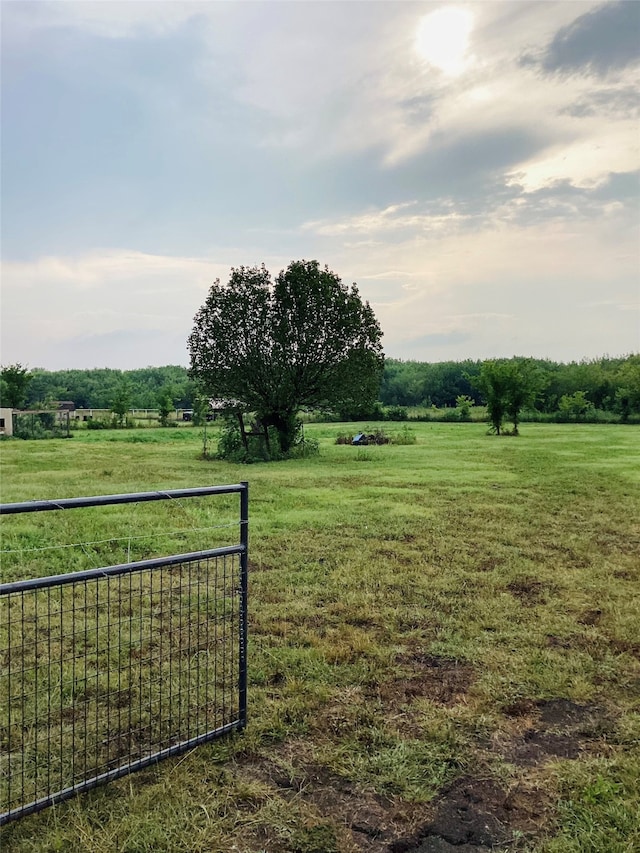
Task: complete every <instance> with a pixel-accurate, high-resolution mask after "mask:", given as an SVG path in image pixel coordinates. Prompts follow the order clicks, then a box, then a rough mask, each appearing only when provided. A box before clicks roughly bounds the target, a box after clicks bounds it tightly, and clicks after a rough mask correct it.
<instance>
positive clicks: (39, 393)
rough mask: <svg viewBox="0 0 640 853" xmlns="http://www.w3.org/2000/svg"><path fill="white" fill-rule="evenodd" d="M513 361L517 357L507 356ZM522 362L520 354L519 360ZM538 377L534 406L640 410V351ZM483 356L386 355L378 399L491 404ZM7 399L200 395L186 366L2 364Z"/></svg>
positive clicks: (34, 401) (189, 402)
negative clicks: (483, 383) (431, 359)
mask: <svg viewBox="0 0 640 853" xmlns="http://www.w3.org/2000/svg"><path fill="white" fill-rule="evenodd" d="M509 361H519V360H518V359H509ZM520 361H521V359H520ZM527 361H528V363H529V364H530V365H532V366H533V367H535V369H536V371H537V372H538V373H539V375H540V379H541V381H540V382H538V383H537V395H536V399H535V401H534V406H535V409H536V410H537V411H540V412H546V413H554V412H561V413H562V412H564V413H566V414H572V413H573V414H577V415H581V414H584V413H585V412H588V410H589V409H590V408H592V409H600V410H602V411H608V412H616V413H618V414H621V415H622V414H624V412H625V411H627V412H628V413H640V402H639V397H640V355H630V356H627V357H625V358H600V359H593V360H585V361H580V362H571V363H569V364H562V363H559V362H554V361H549V360H539V359H528V360H527ZM483 364H484V362H482V361H471V360H466V361H445V362H435V363H428V362H418V361H399V360H397V359H393V358H388V359H386V361H385V363H384V370H383V373H382V381H381V384H380V391H379V396H378V399H379V401H380V403H382V404H383V405H384V406H437V407H438V408H444V407H451V408H453V407H455V406H456V400H457V399H458V398H459V397H468V398H470V399H471V400H472V401H473V402H474V403H475V404H476V405H480V404H483V403H485V402H486V399H485V398H484V396H483V392H482V390H481V387H480V384H479V382H480V372H481V369H482V365H483ZM0 385H1V388H0V397H1V399H2V401H3V402H2V405H7V406H10V407H11V408H16V409H18V408H21V407H23V406H26V407H30V408H35V407H42V408H44V407H45V406H46V404H47V403H48V402H51V401H53V400H72V401H73V402H74V403H75V405H76V407H77V408H86V409H110V408H111V406H112V405H113V403H114V400H116V398H120V397H122V396H123V391H124V396H126V398H127V401H128V403H129V405H128V408H136V409H158V408H159V407H160V402H161V398H162V399H163V400H164V401H165V405H167V403H166V401H167V400H169V401H170V403H169V404H168V405H169V408H181V409H192V408H194V404H195V399H196V396H197V387H196V383H195V381H194V380H192V379H190V378H189V375H188V371H187V368H186V367H180V366H176V365H172V366H167V367H146V368H142V369H140V370H127V371H121V370H111V369H108V368H103V369H94V370H57V371H46V370H42V369H39V368H36V369H34V370H32V371H29V370H27V369H26V368H24V367H22V366H21V365H9V366H7V367H4V368H2V380H1V382H0Z"/></svg>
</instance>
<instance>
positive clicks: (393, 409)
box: [384, 406, 409, 421]
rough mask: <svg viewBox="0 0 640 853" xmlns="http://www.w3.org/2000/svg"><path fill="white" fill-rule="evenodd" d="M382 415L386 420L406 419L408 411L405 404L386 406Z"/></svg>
mask: <svg viewBox="0 0 640 853" xmlns="http://www.w3.org/2000/svg"><path fill="white" fill-rule="evenodd" d="M384 417H385V420H387V421H406V420H408V419H409V413H408V412H407V409H406V407H405V406H388V407H387V408H386V409H385V410H384Z"/></svg>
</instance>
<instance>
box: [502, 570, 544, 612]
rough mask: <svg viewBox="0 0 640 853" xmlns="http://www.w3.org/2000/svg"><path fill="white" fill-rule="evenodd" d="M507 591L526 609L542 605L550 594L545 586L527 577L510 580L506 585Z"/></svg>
mask: <svg viewBox="0 0 640 853" xmlns="http://www.w3.org/2000/svg"><path fill="white" fill-rule="evenodd" d="M507 589H508V590H509V592H510V593H511V595H513V596H514V597H515V598H517V599H519V601H521V602H522V604H524V605H525V606H527V607H533V606H535V605H536V604H544V603H545V602H546V601H547V597H548V593H549V592H550V590H549V588H548V586H547V585H546V584H544V583H542V582H541V581H539V580H537V579H536V578H531V577H528V576H527V575H524V576H522V577H519V578H515V579H514V580H512V581H511V582H510V583H508V584H507Z"/></svg>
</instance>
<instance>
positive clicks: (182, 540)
mask: <svg viewBox="0 0 640 853" xmlns="http://www.w3.org/2000/svg"><path fill="white" fill-rule="evenodd" d="M370 426H371V427H372V428H373V427H375V426H376V425H375V424H371V425H370ZM361 427H362V425H361V424H359V425H352V426H351V427H350V426H345V425H344V424H331V425H328V424H327V425H324V424H309V425H307V426H306V427H305V432H306V434H307V435H308V436H312V437H316V438H318V439H319V441H320V448H321V452H320V455H319V456H317V457H313V458H309V459H304V460H292V461H286V462H280V463H271V464H260V465H251V466H233V465H229V464H226V463H222V462H205V461H202V460H201V459H200V458H199V454H200V453H201V450H202V433H201V430H199V429H196V428H191V427H189V428H181V429H174V430H160V429H147V430H141V429H138V430H123V431H96V432H78V433H76V434H75V435H74V437H73V438H72V439H71V440H50V441H33V442H21V441H5V442H2V444H1V445H0V451H1V453H2V467H1V474H2V501H3V502H13V501H22V500H29V499H43V498H64V497H72V496H75V495H91V494H108V493H118V492H127V491H145V490H151V489H173V488H184V487H192V486H199V485H213V484H218V483H231V482H238V481H239V480H244V479H247V480H249V482H250V489H251V532H250V555H251V556H250V560H251V576H250V646H249V662H250V674H249V691H250V692H249V713H250V722H249V726H248V728H247V730H246V731H245V732H244V733H243V734H242V735H238V736H235V737H234V738H232V739H230V740H228V741H225V742H223V743H222V742H221V743H219V744H216V745H210V746H204V747H201V748H199V749H196V750H194V751H193V752H191V753H188V754H187V755H185V756H182V757H181V758H178V759H170V760H168V761H166V762H164V763H162V764H160V765H159V766H158V767H157V768H154V769H152V770H146V771H143V772H141V773H139V774H136V775H133V776H130V777H128V778H126V779H124V780H120V781H119V782H116V783H113V784H111V785H109V786H106V787H104V788H102V789H99V790H96V791H94V792H92V793H90V794H87V795H83V796H80V797H78V798H76V799H74V800H72V801H69V802H68V803H65V804H63V805H61V806H59V807H56V808H52V809H48V810H46V811H44V812H42V813H41V814H39V815H37V816H34V817H30V818H25V819H23V820H21V821H18V822H16V823H14V824H11V825H9V826H8V827H6V828H5V829H4V830H3V831H2V834H1V835H0V848H1V849H2V850H3V851H5V850H6V851H14V850H15V851H30V853H35V852H36V851H38V853H44V851H90V853H114V851H122V853H125V851H126V853H138V852H139V851H167V853H179V851H201V852H202V853H204V851H212V853H215V851H219V853H229V851H240V853H258V851H268V853H332V852H333V853H338V851H339V853H355V851H373V853H383V851H389V853H404V852H406V853H408V851H420V853H429V851H450V850H453V849H462V850H464V851H465V853H470V851H473V850H478V851H485V850H487V849H501V850H504V849H507V850H513V851H515V850H518V851H529V853H534V851H535V853H565V851H567V853H578V851H580V853H587V851H589V853H609V851H611V853H632V851H636V850H638V849H640V781H639V780H640V597H639V596H638V582H639V581H640V488H639V486H640V441H639V437H640V436H639V434H638V431H637V428H634V427H624V426H599V425H598V426H595V425H594V426H592V425H581V426H569V425H550V424H525V425H523V426H522V430H521V432H522V434H521V436H520V437H519V438H513V437H504V438H496V437H493V436H488V435H487V434H486V428H485V426H484V425H482V424H450V425H449V424H442V423H422V424H412V425H411V429H412V430H413V432H414V433H415V436H416V438H417V442H416V444H413V445H406V446H395V445H394V446H391V445H390V446H381V447H367V448H355V447H351V446H336V445H335V444H334V441H335V438H336V436H337V435H338V434H339V433H343V432H345V431H348V430H352V431H353V432H356V431H359V429H360V428H361ZM383 427H384V428H385V429H386V430H387V431H390V432H393V431H394V429H395V425H392V424H385V425H383ZM398 428H399V425H398ZM159 506H160V505H159V504H147V505H139V506H136V507H135V508H131V507H128V508H127V507H125V508H117V509H114V510H113V511H110V512H108V513H107V512H102V513H97V512H94V511H89V510H87V511H82V512H75V513H73V514H72V513H60V514H58V513H42V514H40V515H39V516H30V517H27V516H23V517H17V516H16V517H15V518H14V519H13V520H9V521H7V523H6V524H5V523H4V521H3V544H2V548H3V550H4V551H7V550H11V551H14V552H15V551H16V549H18V548H22V549H31V550H25V551H24V553H22V554H17V553H10V554H8V553H3V555H2V556H3V569H2V571H3V578H2V579H3V580H9V579H11V580H13V579H16V578H18V577H29V576H33V575H45V574H53V573H59V572H62V571H68V570H71V569H76V568H84V567H87V566H89V565H105V564H107V563H111V562H120V561H121V557H122V556H123V554H124V556H125V558H126V555H127V554H130V555H131V557H132V559H135V558H138V557H143V556H147V555H150V554H152V553H173V552H174V551H180V552H181V551H184V550H190V549H192V548H193V549H197V548H200V547H204V546H206V545H207V544H208V543H212V544H218V542H219V541H221V540H222V539H224V538H225V537H226V536H227V535H228V533H229V532H231V535H232V536H235V535H236V531H235V530H233V529H231V528H226V527H225V526H224V525H232V524H233V521H234V519H235V512H236V504H235V503H234V501H231V500H226V501H225V500H223V501H221V502H219V503H216V502H212V501H209V502H206V501H202V502H198V503H197V505H195V506H194V507H193V508H192V507H191V506H188V507H187V506H175V505H174V506H168V507H165V508H163V509H162V510H160V509H159ZM201 528H213V529H212V530H202V529H201ZM177 531H180V532H177ZM234 541H235V540H234ZM88 542H94V543H98V544H96V545H92V546H90V547H89V546H87V545H86V544H84V545H83V547H78V548H73V549H68V548H66V549H65V548H59V549H56V550H42V549H45V548H46V547H47V546H49V545H52V544H53V545H62V544H68V543H88ZM34 549H41V550H34ZM465 844H466V845H467V846H466V847H464V846H462V847H460V846H461V845H465ZM447 845H450V846H447Z"/></svg>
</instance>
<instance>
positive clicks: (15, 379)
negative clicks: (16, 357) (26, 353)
mask: <svg viewBox="0 0 640 853" xmlns="http://www.w3.org/2000/svg"><path fill="white" fill-rule="evenodd" d="M30 383H31V374H30V373H29V370H28V369H27V368H26V367H23V366H22V365H21V364H8V365H6V366H3V367H2V368H0V402H1V403H2V405H3V406H6V407H7V408H10V409H20V408H21V407H22V406H23V405H24V402H25V400H26V398H27V391H28V390H29V385H30Z"/></svg>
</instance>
